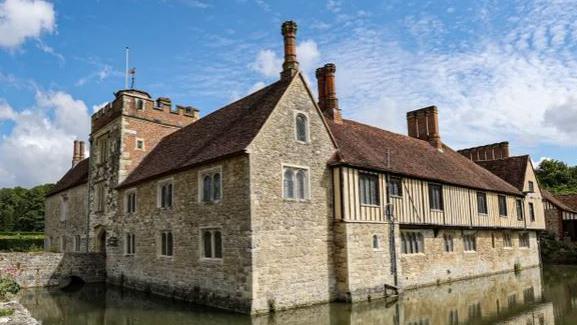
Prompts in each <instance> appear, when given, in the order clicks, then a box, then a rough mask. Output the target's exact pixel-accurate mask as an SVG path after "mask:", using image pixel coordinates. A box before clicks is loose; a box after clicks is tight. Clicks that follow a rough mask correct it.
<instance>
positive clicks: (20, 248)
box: [0, 237, 44, 252]
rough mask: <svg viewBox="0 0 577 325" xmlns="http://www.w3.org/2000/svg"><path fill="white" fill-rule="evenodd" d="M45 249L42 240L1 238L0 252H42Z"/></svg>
mask: <svg viewBox="0 0 577 325" xmlns="http://www.w3.org/2000/svg"><path fill="white" fill-rule="evenodd" d="M43 247H44V239H42V238H26V237H22V238H17V237H11V238H10V237H8V238H7V237H4V238H1V237H0V251H3V252H34V251H41V250H42V249H43Z"/></svg>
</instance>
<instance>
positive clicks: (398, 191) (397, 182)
mask: <svg viewBox="0 0 577 325" xmlns="http://www.w3.org/2000/svg"><path fill="white" fill-rule="evenodd" d="M389 194H390V195H391V196H403V181H402V179H401V178H400V177H391V178H390V179H389Z"/></svg>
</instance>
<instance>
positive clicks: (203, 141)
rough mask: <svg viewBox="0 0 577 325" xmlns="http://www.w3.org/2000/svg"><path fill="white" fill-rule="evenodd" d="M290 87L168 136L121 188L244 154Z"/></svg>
mask: <svg viewBox="0 0 577 325" xmlns="http://www.w3.org/2000/svg"><path fill="white" fill-rule="evenodd" d="M296 76H299V74H297V75H296ZM293 79H294V78H293ZM290 83H291V80H284V79H281V80H279V81H277V82H275V83H273V84H271V85H269V86H267V87H265V88H263V89H261V90H259V91H257V92H255V93H253V94H251V95H248V96H247V97H244V98H242V99H240V100H238V101H236V102H234V103H231V104H229V105H227V106H224V107H223V108H220V109H218V110H216V111H214V112H213V113H211V114H209V115H207V116H205V117H203V118H201V119H200V120H198V121H197V122H195V123H192V124H190V125H188V126H186V127H184V128H182V129H180V130H178V131H176V132H174V133H172V134H170V135H168V136H166V137H165V138H163V139H162V140H161V141H160V143H159V144H158V145H157V146H156V147H155V148H154V149H153V150H152V151H151V152H150V153H149V154H148V155H147V156H146V157H145V158H144V159H143V161H142V162H141V163H140V164H139V165H138V166H137V167H136V168H135V169H134V171H133V172H132V173H130V175H128V177H127V178H126V180H125V181H124V182H123V183H122V184H120V185H119V187H120V188H124V187H128V186H132V185H136V184H137V183H140V182H142V181H145V180H148V179H151V178H155V177H160V176H163V175H167V174H169V173H173V172H176V171H181V170H185V169H187V168H191V167H193V166H195V165H199V164H201V163H206V162H209V161H213V160H216V159H219V158H224V157H228V156H232V155H235V154H240V153H243V152H244V150H245V149H246V148H247V146H248V145H249V144H250V143H251V142H252V140H253V139H254V137H255V136H256V135H257V134H258V132H259V131H260V129H261V127H262V125H263V124H264V122H265V121H266V120H267V118H268V116H269V115H270V114H271V112H272V111H273V110H274V108H275V107H276V104H277V103H278V101H279V100H280V98H281V97H282V95H283V94H284V93H285V91H286V89H287V88H288V86H289V85H290Z"/></svg>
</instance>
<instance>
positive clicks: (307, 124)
mask: <svg viewBox="0 0 577 325" xmlns="http://www.w3.org/2000/svg"><path fill="white" fill-rule="evenodd" d="M299 115H302V116H304V117H305V137H306V140H305V141H302V140H300V139H299V135H298V127H297V117H298V116H299ZM293 121H294V137H295V141H296V142H298V143H301V144H310V143H311V119H310V116H309V113H307V112H304V111H301V110H294V112H293Z"/></svg>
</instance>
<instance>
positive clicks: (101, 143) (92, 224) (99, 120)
mask: <svg viewBox="0 0 577 325" xmlns="http://www.w3.org/2000/svg"><path fill="white" fill-rule="evenodd" d="M198 118H199V113H198V110H197V109H195V108H193V107H191V106H187V107H183V106H176V109H173V108H172V103H171V101H170V99H169V98H164V97H160V98H158V99H156V100H153V99H152V98H151V97H150V95H149V94H148V93H146V92H144V91H141V90H136V89H129V90H120V91H118V92H117V93H116V94H115V99H114V100H113V101H112V102H110V103H108V104H107V105H106V106H105V107H103V108H102V109H100V110H99V111H97V112H96V113H94V115H92V129H91V133H90V158H91V159H90V169H89V175H88V207H89V209H88V220H89V222H88V229H87V234H88V238H89V241H88V242H89V243H88V250H89V251H101V252H105V250H106V246H114V245H116V244H117V236H116V234H114V233H111V228H110V227H109V225H111V223H112V222H113V218H114V215H115V214H116V211H117V209H119V208H122V206H119V205H122V200H119V199H120V198H119V197H118V195H117V191H116V190H115V187H116V186H117V185H118V184H120V183H121V182H122V181H123V180H124V179H125V178H126V177H127V176H128V174H129V173H130V172H131V171H132V170H133V169H134V168H135V167H136V166H138V164H139V163H140V162H141V161H142V159H144V157H145V156H146V154H147V153H148V152H150V151H151V150H152V149H153V148H154V147H155V146H156V145H157V144H158V143H159V142H160V140H161V139H162V138H164V137H165V136H167V135H169V134H171V133H173V132H174V131H176V130H178V129H180V128H182V127H184V126H186V125H189V124H191V123H194V122H195V121H196V120H198Z"/></svg>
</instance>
